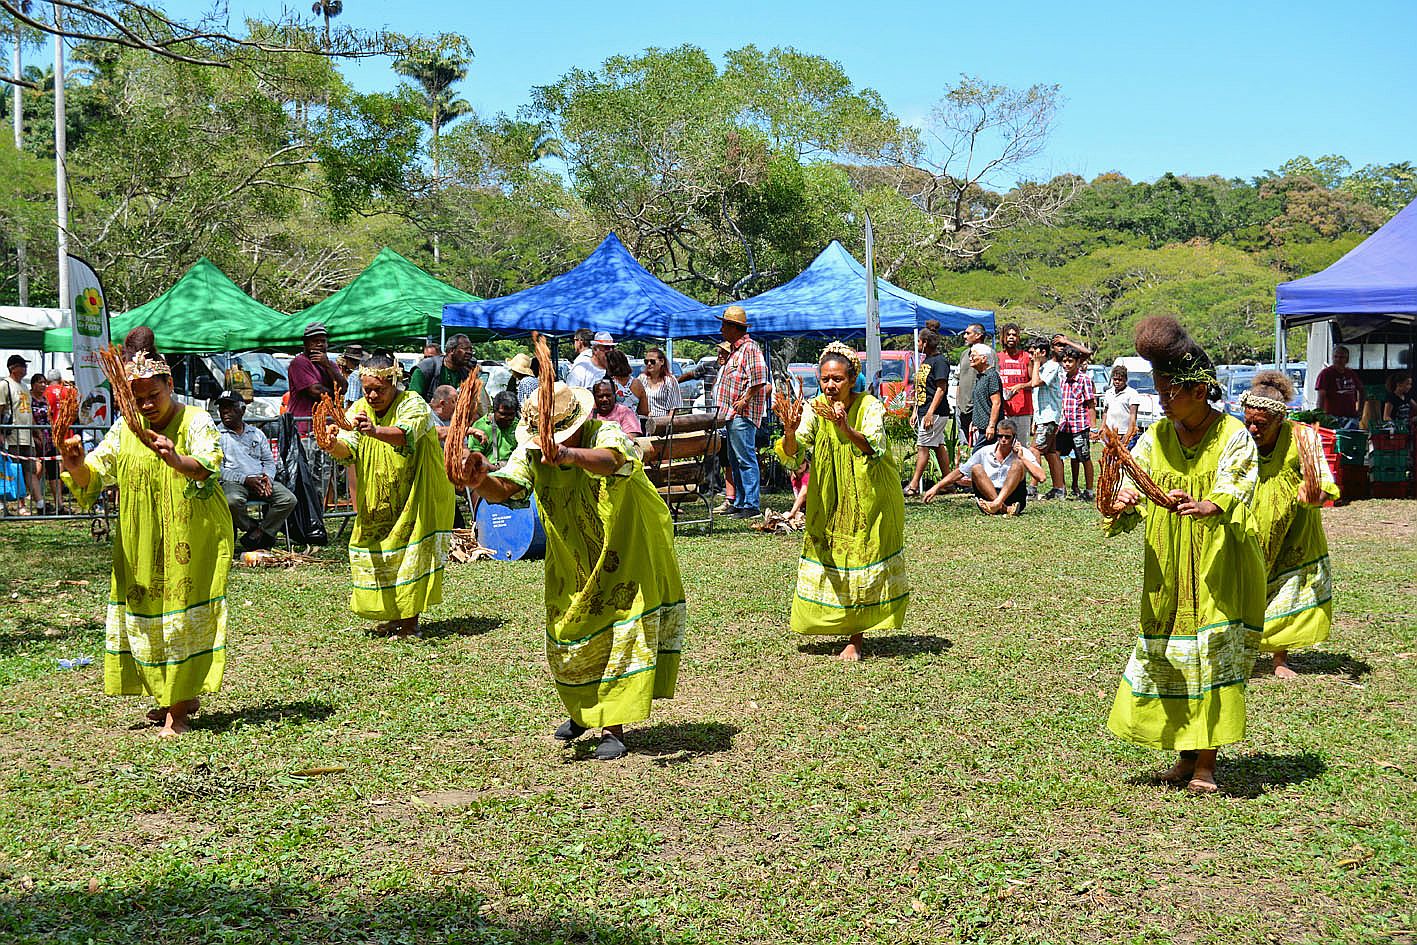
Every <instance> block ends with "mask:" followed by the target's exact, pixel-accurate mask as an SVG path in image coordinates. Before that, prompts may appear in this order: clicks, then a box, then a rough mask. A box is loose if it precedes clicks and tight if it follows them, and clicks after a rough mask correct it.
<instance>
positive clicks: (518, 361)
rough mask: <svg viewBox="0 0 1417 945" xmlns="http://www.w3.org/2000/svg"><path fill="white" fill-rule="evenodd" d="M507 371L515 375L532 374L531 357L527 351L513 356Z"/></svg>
mask: <svg viewBox="0 0 1417 945" xmlns="http://www.w3.org/2000/svg"><path fill="white" fill-rule="evenodd" d="M507 370H509V371H511V372H512V373H513V374H526V375H530V374H531V355H529V354H527V353H526V352H525V351H522V352H519V353H517V354H514V355H512V356H511V357H510V358H508V359H507Z"/></svg>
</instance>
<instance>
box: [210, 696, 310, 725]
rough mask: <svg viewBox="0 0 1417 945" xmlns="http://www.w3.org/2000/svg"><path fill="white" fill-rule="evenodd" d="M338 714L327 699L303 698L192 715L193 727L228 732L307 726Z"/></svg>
mask: <svg viewBox="0 0 1417 945" xmlns="http://www.w3.org/2000/svg"><path fill="white" fill-rule="evenodd" d="M334 714H335V707H334V706H332V705H330V703H328V702H323V701H318V700H313V699H301V700H300V701H298V702H261V703H257V704H256V705H253V706H247V707H246V708H244V709H233V710H230V711H225V712H199V713H197V714H196V715H195V716H193V717H192V728H194V729H198V730H204V731H209V732H229V731H231V730H232V729H235V728H239V727H242V726H249V725H304V724H305V723H306V722H319V721H321V720H323V719H327V718H329V717H330V716H332V715H334Z"/></svg>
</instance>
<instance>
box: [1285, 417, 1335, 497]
mask: <svg viewBox="0 0 1417 945" xmlns="http://www.w3.org/2000/svg"><path fill="white" fill-rule="evenodd" d="M1310 431H1312V433H1313V435H1312V436H1310V435H1309V433H1310ZM1292 432H1293V434H1294V445H1295V446H1296V447H1297V448H1298V450H1299V469H1300V470H1301V471H1302V472H1303V474H1304V481H1305V482H1306V483H1313V485H1315V486H1317V485H1318V484H1319V483H1321V482H1323V475H1322V472H1321V469H1322V467H1320V466H1319V463H1326V462H1328V460H1326V459H1324V455H1323V445H1322V443H1321V442H1320V440H1319V425H1318V424H1317V423H1315V424H1314V425H1313V426H1312V427H1309V426H1308V425H1307V424H1303V423H1295V424H1294V427H1293V430H1292Z"/></svg>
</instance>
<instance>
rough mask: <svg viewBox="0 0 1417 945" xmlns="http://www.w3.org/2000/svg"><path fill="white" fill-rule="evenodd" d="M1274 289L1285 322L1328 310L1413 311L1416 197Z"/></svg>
mask: <svg viewBox="0 0 1417 945" xmlns="http://www.w3.org/2000/svg"><path fill="white" fill-rule="evenodd" d="M1275 294H1276V296H1277V297H1278V309H1277V310H1278V312H1279V314H1280V315H1283V316H1286V317H1285V319H1284V321H1285V323H1286V324H1289V325H1302V324H1304V323H1306V322H1311V321H1319V320H1322V319H1327V318H1329V317H1330V316H1332V315H1405V316H1412V315H1417V201H1414V202H1413V203H1410V204H1408V205H1407V206H1406V207H1404V208H1403V209H1402V210H1401V211H1400V212H1399V213H1398V214H1397V216H1395V217H1393V218H1392V219H1391V220H1389V221H1388V222H1387V223H1385V224H1383V226H1382V227H1381V228H1380V229H1379V230H1378V231H1377V232H1376V233H1374V234H1373V235H1372V236H1370V237H1368V238H1367V239H1366V240H1364V241H1363V242H1361V243H1359V244H1358V245H1357V246H1355V247H1353V249H1351V250H1350V251H1349V252H1348V254H1347V255H1346V256H1344V257H1343V258H1342V259H1340V260H1339V261H1338V262H1336V263H1334V264H1333V265H1332V266H1329V267H1328V268H1327V269H1325V270H1324V271H1323V272H1318V273H1315V274H1314V275H1312V276H1306V277H1305V278H1303V279H1295V280H1294V281H1293V282H1284V283H1281V284H1280V286H1279V288H1278V289H1277V290H1276V292H1275ZM1403 320H1407V319H1403Z"/></svg>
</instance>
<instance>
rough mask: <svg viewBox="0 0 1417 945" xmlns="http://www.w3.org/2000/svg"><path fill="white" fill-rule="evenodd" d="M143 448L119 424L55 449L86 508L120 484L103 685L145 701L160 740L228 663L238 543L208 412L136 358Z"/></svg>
mask: <svg viewBox="0 0 1417 945" xmlns="http://www.w3.org/2000/svg"><path fill="white" fill-rule="evenodd" d="M126 372H127V375H128V379H129V382H130V384H131V385H132V390H133V399H134V400H135V401H136V402H137V407H138V413H139V415H140V418H139V420H138V423H139V425H140V427H141V428H142V429H143V430H144V431H145V433H144V434H143V435H144V437H147V438H149V440H150V443H148V444H145V443H144V442H143V440H142V439H140V438H139V436H138V435H137V434H135V433H134V432H133V431H132V430H131V429H129V427H128V424H127V423H126V422H123V421H119V422H118V423H115V424H114V425H113V426H112V427H111V428H110V429H109V431H108V433H107V435H105V436H104V438H103V442H102V443H100V444H99V446H98V448H97V449H95V450H94V451H93V452H92V453H88V454H85V452H84V445H83V441H82V439H80V438H79V437H78V436H71V437H69V438H68V439H67V440H66V441H65V442H64V443H63V444H62V447H61V454H62V460H63V465H64V481H65V483H66V484H67V485H68V486H69V489H70V491H72V492H73V494H74V498H75V499H76V500H77V501H78V503H79V505H80V506H82V507H83V508H85V509H89V508H92V507H93V505H94V503H95V502H96V501H97V499H98V496H99V493H100V492H101V491H102V490H103V489H104V488H105V487H107V486H117V487H118V521H117V524H116V525H115V526H114V530H113V576H112V578H111V579H110V581H109V592H108V612H107V616H106V618H105V620H104V638H105V643H104V657H103V688H104V691H105V692H106V693H107V694H108V695H111V696H116V695H124V696H136V695H143V694H145V693H146V694H147V695H150V696H152V697H153V699H154V700H155V701H156V702H157V708H156V709H154V710H153V711H151V712H149V713H148V718H149V719H151V720H152V721H154V722H157V723H159V724H161V725H162V731H161V732H160V734H161V735H163V736H165V737H166V736H172V735H181V734H183V733H184V732H187V731H188V730H189V729H190V728H191V724H190V722H189V716H190V715H191V714H192V713H193V712H195V711H196V710H197V707H198V701H197V697H198V695H199V694H200V693H203V692H216V691H217V690H218V689H220V688H221V678H222V673H223V672H224V670H225V668H226V576H227V569H228V568H229V567H230V565H231V553H232V546H233V543H234V541H235V537H234V532H233V530H232V525H231V512H230V510H229V509H228V508H227V505H226V497H225V496H224V495H223V494H222V491H221V483H220V478H221V477H220V473H221V459H222V456H221V436H220V435H219V434H218V432H217V428H216V425H215V424H214V423H213V422H212V419H211V417H210V416H209V415H208V414H207V413H206V411H204V410H201V409H200V408H197V407H184V406H182V405H181V404H179V403H177V402H176V401H174V400H173V399H172V372H171V370H170V369H169V368H168V366H167V364H166V362H164V361H163V360H162V359H161V358H159V357H155V356H150V355H149V353H148V352H147V351H141V350H140V351H138V352H137V353H136V354H134V356H133V357H132V358H131V359H130V360H128V361H127V362H126Z"/></svg>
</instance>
